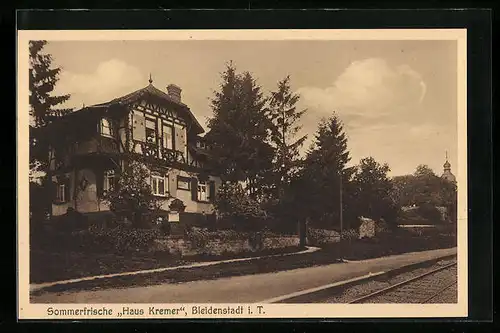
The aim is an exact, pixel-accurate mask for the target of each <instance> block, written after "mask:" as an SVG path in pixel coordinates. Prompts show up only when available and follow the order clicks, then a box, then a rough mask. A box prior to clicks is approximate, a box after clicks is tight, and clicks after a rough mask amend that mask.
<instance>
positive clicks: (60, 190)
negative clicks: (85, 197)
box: [56, 184, 66, 202]
mask: <svg viewBox="0 0 500 333" xmlns="http://www.w3.org/2000/svg"><path fill="white" fill-rule="evenodd" d="M56 199H57V201H59V202H66V185H65V184H58V185H57V192H56Z"/></svg>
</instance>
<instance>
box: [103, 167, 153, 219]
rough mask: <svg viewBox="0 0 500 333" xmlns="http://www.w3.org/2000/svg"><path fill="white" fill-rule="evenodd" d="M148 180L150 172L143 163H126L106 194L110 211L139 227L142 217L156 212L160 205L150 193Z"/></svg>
mask: <svg viewBox="0 0 500 333" xmlns="http://www.w3.org/2000/svg"><path fill="white" fill-rule="evenodd" d="M149 179H150V171H149V170H148V169H147V168H146V166H145V165H144V164H143V163H141V162H137V161H128V165H127V166H126V167H125V168H124V169H123V170H122V171H121V172H120V173H119V174H118V179H117V181H116V184H115V186H114V187H113V188H112V189H111V190H110V191H108V192H107V193H106V197H105V201H107V202H108V203H109V205H110V210H111V211H112V212H114V213H115V214H116V215H117V216H118V217H120V218H124V217H126V218H127V219H129V220H130V221H132V222H133V223H134V224H135V225H136V226H139V225H141V224H142V222H144V221H143V218H144V216H146V215H147V214H151V213H155V212H157V211H158V210H159V208H160V205H161V200H160V199H159V198H158V197H155V196H154V195H153V193H152V191H151V185H150V183H149Z"/></svg>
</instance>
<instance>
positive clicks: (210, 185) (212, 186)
mask: <svg viewBox="0 0 500 333" xmlns="http://www.w3.org/2000/svg"><path fill="white" fill-rule="evenodd" d="M208 195H209V198H208V201H210V202H214V199H215V182H214V181H213V180H211V181H209V182H208Z"/></svg>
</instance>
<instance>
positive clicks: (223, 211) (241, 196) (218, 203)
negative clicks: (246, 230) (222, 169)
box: [214, 182, 266, 226]
mask: <svg viewBox="0 0 500 333" xmlns="http://www.w3.org/2000/svg"><path fill="white" fill-rule="evenodd" d="M214 207H215V210H216V211H217V214H218V215H219V217H221V218H222V219H229V220H230V221H231V222H233V224H240V225H242V226H243V225H245V226H247V225H248V224H249V223H250V224H251V223H253V222H255V221H256V220H258V219H260V220H263V219H265V217H266V213H265V211H264V210H263V209H262V208H261V207H260V204H259V202H257V200H255V199H253V198H252V197H251V196H250V195H249V194H248V193H247V191H245V189H243V187H242V186H241V184H240V183H231V182H225V183H223V184H222V185H221V187H220V188H219V190H218V192H217V196H216V198H215V200H214Z"/></svg>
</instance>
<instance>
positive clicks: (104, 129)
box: [100, 118, 113, 138]
mask: <svg viewBox="0 0 500 333" xmlns="http://www.w3.org/2000/svg"><path fill="white" fill-rule="evenodd" d="M100 132H101V135H102V136H107V137H110V138H112V137H113V129H112V127H111V122H110V121H109V119H107V118H102V119H101V127H100Z"/></svg>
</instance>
